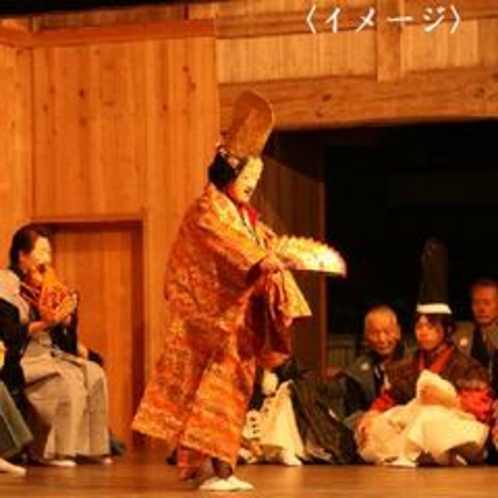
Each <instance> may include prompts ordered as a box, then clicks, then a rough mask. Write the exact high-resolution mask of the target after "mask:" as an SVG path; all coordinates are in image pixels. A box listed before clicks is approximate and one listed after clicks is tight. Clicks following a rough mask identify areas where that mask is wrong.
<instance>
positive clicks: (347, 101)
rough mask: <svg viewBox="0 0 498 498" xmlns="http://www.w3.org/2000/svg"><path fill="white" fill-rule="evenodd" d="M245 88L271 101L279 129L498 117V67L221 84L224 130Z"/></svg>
mask: <svg viewBox="0 0 498 498" xmlns="http://www.w3.org/2000/svg"><path fill="white" fill-rule="evenodd" d="M248 87H251V88H255V89H257V90H258V91H260V92H261V93H262V94H263V95H266V97H267V98H268V99H269V100H270V102H271V103H272V106H273V108H274V111H275V115H276V118H277V128H278V129H282V130H292V129H300V128H307V129H313V128H315V129H318V128H327V127H340V126H358V125H363V124H372V123H375V124H377V123H378V124H382V123H384V124H387V123H409V122H421V121H423V122H434V121H441V120H462V119H487V118H495V117H496V116H498V99H497V98H496V95H497V92H498V71H497V70H493V69H491V68H490V69H472V70H471V69H468V70H465V71H463V70H459V69H454V70H441V71H425V72H420V73H419V72H417V73H409V74H406V76H405V77H404V78H403V80H401V81H394V82H392V81H389V82H378V81H377V80H376V79H375V78H363V77H362V78H351V77H348V78H346V77H343V78H334V77H330V78H319V79H318V78H316V79H314V78H310V79H307V80H305V79H297V80H287V81H278V82H265V83H260V82H255V83H253V84H250V83H246V84H240V85H222V86H221V90H220V95H221V104H222V110H221V112H222V129H225V127H226V126H227V123H228V121H229V112H230V108H231V106H232V103H233V101H234V99H235V96H236V95H238V93H239V92H240V91H241V90H242V89H243V88H248Z"/></svg>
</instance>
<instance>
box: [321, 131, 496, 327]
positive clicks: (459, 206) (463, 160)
mask: <svg viewBox="0 0 498 498" xmlns="http://www.w3.org/2000/svg"><path fill="white" fill-rule="evenodd" d="M497 145H498V122H497V121H487V122H465V123H451V124H449V123H440V124H422V125H409V126H393V127H382V128H355V129H350V130H347V129H346V130H332V131H330V132H329V134H328V138H327V140H326V143H325V144H324V180H325V188H326V238H327V240H328V241H329V242H330V243H331V244H332V245H334V246H335V247H337V248H338V249H339V250H341V252H343V254H344V255H345V257H346V258H347V260H348V263H349V276H348V279H347V280H345V281H341V280H336V279H328V281H327V302H328V306H327V319H328V320H327V321H328V332H329V334H332V335H336V334H349V335H355V336H358V335H359V334H360V333H361V330H362V321H363V316H364V314H365V312H366V310H367V309H368V308H369V307H370V306H372V305H373V304H377V303H386V304H390V305H392V306H394V307H395V309H396V310H397V311H398V313H399V314H400V317H401V321H402V324H403V327H404V330H405V331H407V332H409V331H410V328H411V327H410V322H411V317H412V314H413V311H414V307H415V303H416V298H417V292H418V282H419V273H420V265H419V261H420V253H421V250H422V246H423V243H424V241H425V240H426V239H427V238H428V237H431V236H436V237H438V238H440V239H441V240H443V241H444V242H445V243H446V245H447V247H448V253H449V293H450V304H451V306H452V309H453V310H454V313H455V317H456V319H458V320H462V319H468V318H469V316H470V315H469V309H468V289H469V286H470V284H471V283H472V281H473V280H475V279H476V278H480V277H483V276H487V277H493V278H497V277H498V222H497V221H498V219H497V218H498V161H497V159H498V152H497Z"/></svg>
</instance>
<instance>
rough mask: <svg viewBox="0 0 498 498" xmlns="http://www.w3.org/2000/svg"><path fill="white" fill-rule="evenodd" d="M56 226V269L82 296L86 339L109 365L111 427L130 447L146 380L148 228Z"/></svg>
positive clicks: (82, 326) (82, 327) (82, 330)
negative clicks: (145, 234)
mask: <svg viewBox="0 0 498 498" xmlns="http://www.w3.org/2000/svg"><path fill="white" fill-rule="evenodd" d="M54 227H55V228H56V232H55V236H54V249H55V251H54V254H55V266H56V268H57V271H58V273H59V276H60V278H61V279H62V280H63V281H64V282H66V283H67V284H68V285H70V286H71V287H72V288H74V289H76V290H78V292H79V293H80V298H81V301H80V307H79V311H80V314H79V320H80V321H79V325H80V327H79V333H80V339H81V341H82V342H83V343H84V344H85V345H86V346H88V347H89V348H91V349H93V350H95V351H97V352H99V353H100V354H101V355H102V356H103V358H104V361H105V371H106V373H107V379H108V384H109V422H110V427H111V428H112V430H113V432H114V433H115V434H116V435H117V436H119V437H120V438H122V439H124V440H125V441H126V442H127V443H130V442H131V439H132V438H131V430H130V424H131V420H132V417H133V414H134V413H135V409H136V406H137V404H138V401H139V399H140V396H141V394H142V386H143V382H144V341H145V334H144V321H143V316H144V301H143V251H142V247H143V240H142V227H141V225H140V224H139V223H135V224H133V223H122V224H116V223H114V224H105V223H103V224H99V223H95V224H78V225H71V224H62V225H55V226H54Z"/></svg>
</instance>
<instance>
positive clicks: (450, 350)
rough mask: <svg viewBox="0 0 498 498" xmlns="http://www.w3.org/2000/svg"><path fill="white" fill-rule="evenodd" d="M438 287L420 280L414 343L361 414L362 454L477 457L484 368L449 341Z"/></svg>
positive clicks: (414, 458) (483, 432) (386, 460)
mask: <svg viewBox="0 0 498 498" xmlns="http://www.w3.org/2000/svg"><path fill="white" fill-rule="evenodd" d="M442 254H444V253H443V252H442V250H441V247H440V246H438V244H437V243H436V242H435V241H430V242H429V243H428V245H427V246H426V257H427V258H428V259H432V258H433V257H437V258H438V259H440V256H441V255H442ZM425 262H426V263H428V262H427V261H425ZM426 266H428V267H429V269H431V266H434V265H432V264H426ZM432 270H434V268H432ZM426 273H429V272H428V271H426ZM434 273H436V274H437V273H439V276H441V275H443V274H444V272H440V271H439V272H438V271H435V272H433V274H434ZM426 280H429V279H426ZM432 283H434V281H433V282H432ZM424 289H425V290H424ZM427 289H429V290H427ZM431 289H433V290H431ZM434 289H435V290H434ZM441 289H442V286H441V285H439V286H438V285H435V286H431V285H430V284H429V285H425V286H424V285H423V286H422V292H421V299H420V300H419V303H420V304H419V305H418V306H417V314H416V319H415V335H416V340H417V346H418V349H417V350H416V351H415V353H414V355H413V356H412V357H411V358H405V359H402V360H400V361H397V362H394V363H391V364H389V365H388V366H387V369H386V374H387V383H386V386H385V388H384V389H383V391H382V394H381V395H380V396H379V397H378V398H377V399H376V400H375V401H374V402H373V404H372V406H371V408H370V411H368V412H367V413H366V414H365V415H364V417H363V418H362V420H361V421H360V424H359V426H358V429H357V440H358V446H359V453H360V455H361V457H362V458H363V459H364V460H365V461H367V462H371V463H376V464H391V465H399V466H416V465H418V464H423V463H431V464H434V463H435V464H439V465H454V464H459V465H462V464H464V465H466V464H469V463H478V462H480V461H482V459H483V457H484V448H485V444H486V440H487V437H488V434H489V423H490V419H491V408H492V391H491V388H490V382H489V378H488V377H489V376H488V373H487V371H486V369H485V368H484V367H482V366H481V365H480V364H479V363H478V362H477V361H475V360H474V359H472V358H470V357H468V356H466V355H464V354H463V353H460V352H459V351H458V349H457V348H456V347H455V346H454V345H453V343H452V341H451V334H452V332H453V329H454V326H453V320H452V316H451V311H450V308H449V306H448V305H447V304H446V292H445V290H444V291H441ZM431 294H432V295H431Z"/></svg>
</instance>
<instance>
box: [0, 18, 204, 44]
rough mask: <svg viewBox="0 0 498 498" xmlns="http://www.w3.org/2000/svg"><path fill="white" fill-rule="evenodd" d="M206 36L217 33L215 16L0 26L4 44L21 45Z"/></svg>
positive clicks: (96, 42) (119, 41) (120, 41)
mask: <svg viewBox="0 0 498 498" xmlns="http://www.w3.org/2000/svg"><path fill="white" fill-rule="evenodd" d="M203 37H206V38H208V37H209V38H212V37H214V24H213V21H212V20H204V19H203V20H191V21H161V22H155V23H134V24H125V25H115V26H106V27H88V28H76V29H56V30H50V31H40V32H31V33H27V32H23V31H20V30H17V29H11V28H1V27H0V44H4V45H8V46H15V47H20V48H46V47H64V46H72V45H87V44H98V43H123V42H136V41H140V40H143V41H150V40H160V39H166V40H171V39H176V38H178V39H187V38H203Z"/></svg>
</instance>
